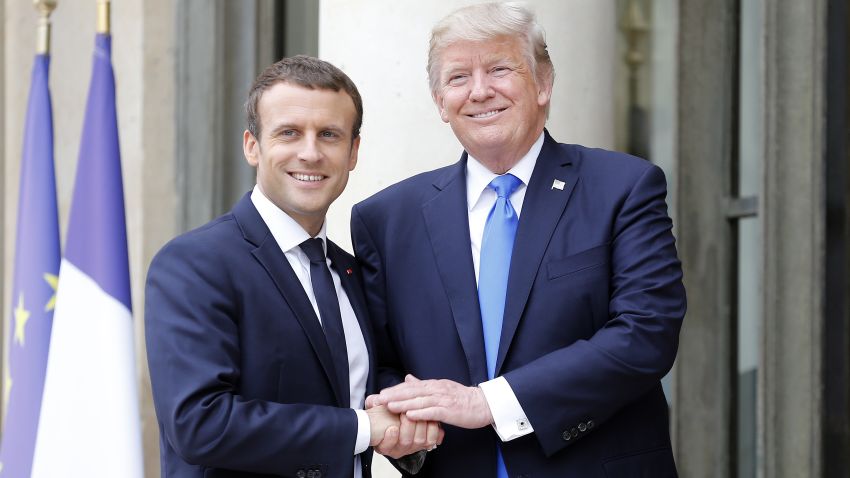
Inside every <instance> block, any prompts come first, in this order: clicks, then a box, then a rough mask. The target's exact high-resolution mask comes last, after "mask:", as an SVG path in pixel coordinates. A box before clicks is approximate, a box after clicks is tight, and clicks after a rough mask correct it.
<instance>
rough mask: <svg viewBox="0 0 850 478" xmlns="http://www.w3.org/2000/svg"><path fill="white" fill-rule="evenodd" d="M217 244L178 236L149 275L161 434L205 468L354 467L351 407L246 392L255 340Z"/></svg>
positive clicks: (291, 471) (288, 471)
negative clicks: (241, 326)
mask: <svg viewBox="0 0 850 478" xmlns="http://www.w3.org/2000/svg"><path fill="white" fill-rule="evenodd" d="M181 239H183V238H181ZM210 249H211V248H205V247H203V245H199V244H197V243H193V242H190V241H185V240H184V241H182V242H181V241H180V239H178V240H177V241H176V242H172V243H171V244H170V245H168V246H166V247H165V248H164V249H163V250H162V251H161V252H160V253H159V254H158V255H157V257H156V258H155V259H154V261H153V263H152V264H151V267H150V271H149V274H148V280H147V285H146V291H145V292H146V310H145V326H146V327H145V328H146V339H147V350H148V361H149V365H150V371H151V382H152V388H153V398H154V405H155V408H156V412H157V417H158V419H159V422H160V426H161V428H162V431H163V439H165V440H168V443H169V444H170V446H171V447H172V448H173V449H174V450H175V451H176V452H177V453H178V454H179V455H180V456H181V457H182V458H183V459H184V460H185V461H186V462H188V463H191V464H196V465H202V466H206V467H215V468H226V469H230V470H239V471H243V472H253V473H268V474H276V475H279V474H285V475H287V476H295V474H296V471H297V470H298V469H301V468H304V467H305V466H308V465H320V466H322V467H326V468H325V469H327V470H339V469H340V468H341V467H347V466H352V465H351V463H352V460H353V458H352V457H353V453H352V451H353V450H354V442H355V436H356V433H357V418H356V415H355V412H354V411H353V410H351V409H343V408H336V407H330V406H321V405H314V404H281V403H276V402H271V401H264V400H257V399H252V400H249V399H246V398H245V397H243V396H241V395H240V393H239V390H240V389H239V383H240V377H241V375H242V370H241V369H240V350H241V347H244V346H250V344H243V343H241V342H240V337H239V331H238V320H239V319H238V317H239V316H238V314H239V312H238V311H239V309H240V305H239V303H238V302H239V300H240V298H239V296H238V295H237V293H236V289H235V287H234V284H232V281H233V279H232V277H231V276H230V273H229V272H228V268H229V266H228V265H227V263H228V261H227V260H226V259H224V258H222V256H221V253H220V251H213V250H210ZM231 262H232V261H231ZM270 287H271V285H270ZM334 474H337V473H336V472H334Z"/></svg>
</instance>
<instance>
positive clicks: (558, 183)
mask: <svg viewBox="0 0 850 478" xmlns="http://www.w3.org/2000/svg"><path fill="white" fill-rule="evenodd" d="M564 186H566V183H565V182H563V181H561V180H560V179H556V180H554V181H552V189H557V190H558V191H563V190H564Z"/></svg>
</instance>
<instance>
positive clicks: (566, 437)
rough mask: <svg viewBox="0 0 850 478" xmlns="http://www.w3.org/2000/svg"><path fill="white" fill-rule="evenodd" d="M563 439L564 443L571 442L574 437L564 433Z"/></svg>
mask: <svg viewBox="0 0 850 478" xmlns="http://www.w3.org/2000/svg"><path fill="white" fill-rule="evenodd" d="M561 437H562V438H563V439H564V441H570V438H572V435H570V432H564V433H563V434H561Z"/></svg>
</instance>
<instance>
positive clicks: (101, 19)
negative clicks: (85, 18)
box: [97, 0, 111, 35]
mask: <svg viewBox="0 0 850 478" xmlns="http://www.w3.org/2000/svg"><path fill="white" fill-rule="evenodd" d="M109 16H110V15H109V0H97V33H104V34H107V35H108V34H109V33H111V32H110V28H111V25H110V20H109Z"/></svg>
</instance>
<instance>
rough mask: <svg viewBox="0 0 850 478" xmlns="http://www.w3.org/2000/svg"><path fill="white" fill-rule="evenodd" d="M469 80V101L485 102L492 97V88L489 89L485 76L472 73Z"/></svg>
mask: <svg viewBox="0 0 850 478" xmlns="http://www.w3.org/2000/svg"><path fill="white" fill-rule="evenodd" d="M471 80H472V82H471V90H470V91H469V99H470V100H471V101H485V100H486V99H487V98H490V97H492V96H493V88H491V87H490V81H489V78H488V76H487V75H484V74H480V73H474V74H473V75H472V78H471Z"/></svg>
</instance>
